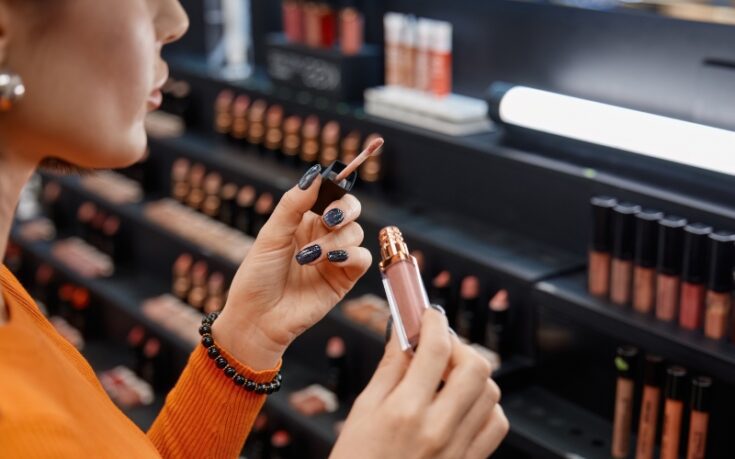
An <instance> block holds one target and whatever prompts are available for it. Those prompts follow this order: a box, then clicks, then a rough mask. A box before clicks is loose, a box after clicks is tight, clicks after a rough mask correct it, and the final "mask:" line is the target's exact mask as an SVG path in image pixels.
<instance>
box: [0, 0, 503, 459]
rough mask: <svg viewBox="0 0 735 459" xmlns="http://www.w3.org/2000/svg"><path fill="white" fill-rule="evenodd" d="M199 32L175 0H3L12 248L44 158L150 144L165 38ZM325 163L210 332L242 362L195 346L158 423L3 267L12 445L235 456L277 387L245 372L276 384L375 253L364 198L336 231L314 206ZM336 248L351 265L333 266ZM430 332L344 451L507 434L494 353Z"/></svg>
mask: <svg viewBox="0 0 735 459" xmlns="http://www.w3.org/2000/svg"><path fill="white" fill-rule="evenodd" d="M187 27H188V20H187V17H186V15H185V13H184V11H183V10H182V8H181V6H180V5H179V3H178V2H177V1H176V0H126V1H119V0H0V95H2V98H0V258H1V257H2V255H3V254H4V253H5V249H6V244H7V242H6V241H7V238H8V234H9V231H10V225H11V220H12V214H13V210H14V208H15V205H16V203H17V200H18V196H19V194H20V190H21V188H22V187H23V185H24V183H25V181H26V180H27V179H28V178H29V177H30V176H31V175H32V174H33V172H34V170H35V169H36V167H37V166H38V165H39V164H41V165H42V166H44V165H48V164H49V163H50V162H51V161H50V160H48V158H54V159H53V163H54V164H57V165H58V164H64V165H67V167H71V166H72V165H73V167H76V168H90V169H94V168H114V167H123V166H126V165H129V164H131V163H134V162H135V161H136V160H138V159H139V158H140V157H141V155H142V154H143V152H144V149H145V146H146V135H145V131H144V129H143V120H144V117H145V115H146V113H147V112H148V111H150V110H153V109H155V108H157V107H158V105H159V104H160V102H161V92H160V90H159V89H160V87H161V85H162V84H163V82H164V81H166V79H167V73H168V72H167V67H166V64H165V63H164V62H163V61H162V59H161V57H160V52H161V48H162V47H163V46H164V45H165V44H167V43H170V42H172V41H175V40H176V39H178V38H179V37H180V36H181V35H182V34H183V33H184V32H185V31H186V29H187ZM21 81H22V83H23V84H24V86H21V85H20V82H21ZM23 87H24V88H25V93H24V94H23V91H22V88H23ZM318 172H319V171H318V169H310V170H309V171H307V173H306V174H305V175H304V177H303V178H302V179H301V181H300V182H299V183H298V185H297V186H295V187H294V188H293V189H292V190H290V191H289V192H287V193H286V195H285V196H284V198H283V199H282V200H281V202H280V203H279V205H278V207H277V208H276V210H275V212H274V214H273V217H272V218H271V220H270V221H269V222H268V223H267V225H266V226H265V227H264V229H263V230H262V232H261V236H260V237H259V238H258V240H257V241H256V243H255V245H254V247H253V248H252V250H251V252H250V254H249V255H248V257H247V259H246V260H245V261H244V262H243V264H242V266H241V267H240V269H239V271H238V273H237V275H236V276H235V279H234V281H233V284H232V286H231V289H230V296H229V298H228V300H227V305H226V306H225V309H224V311H223V312H222V314H221V315H220V316H219V317H218V318H217V319H216V321H214V322H213V324H212V327H211V335H210V334H207V336H205V338H207V339H209V340H212V341H213V342H214V344H215V346H216V348H217V349H219V353H220V355H221V356H222V357H223V358H225V359H226V362H227V368H230V370H229V373H228V374H225V373H224V372H223V370H222V369H220V368H217V366H216V365H215V364H214V362H213V361H212V360H211V359H210V358H208V356H207V354H208V351H207V349H205V348H204V346H197V349H196V350H194V352H193V353H192V355H191V357H190V360H189V363H188V365H187V367H186V368H185V370H184V373H183V374H182V376H181V379H180V380H179V382H178V383H177V385H176V386H175V388H174V389H173V390H172V391H171V393H170V394H169V396H168V398H167V401H166V404H165V406H164V408H163V410H162V411H161V413H160V415H159V416H158V418H157V419H156V421H155V423H154V424H153V426H152V427H151V429H150V431H149V432H148V433H147V434H144V433H143V432H141V431H139V430H138V429H137V428H136V427H135V426H134V425H133V424H132V423H131V422H130V421H129V420H128V419H127V418H126V417H125V416H124V415H123V414H122V413H121V412H120V411H119V410H118V409H117V408H116V407H115V406H114V405H113V403H112V402H111V401H110V400H109V398H107V396H106V395H105V393H104V391H103V390H102V388H101V386H100V384H99V383H98V382H97V380H96V378H95V375H94V373H93V372H92V370H91V368H90V367H89V365H88V364H87V363H86V362H85V361H84V359H83V358H82V357H81V355H80V354H78V353H77V352H76V351H75V350H74V349H73V348H72V347H71V346H70V345H69V344H67V343H66V342H64V341H63V339H61V338H60V337H59V335H57V334H56V333H55V332H54V330H53V328H52V327H51V326H50V325H49V323H48V321H46V319H45V318H44V317H43V316H42V315H41V314H40V313H39V311H38V309H37V308H36V306H35V305H34V304H33V303H32V301H31V300H30V298H29V296H28V294H27V293H26V292H25V290H24V289H23V288H22V287H21V286H20V285H19V284H18V282H17V281H16V280H15V279H14V278H13V277H12V275H11V274H10V273H9V272H8V271H7V269H5V268H4V267H3V268H2V271H0V281H1V282H0V288H1V293H2V294H1V295H0V375H2V377H1V378H0V457H9V458H14V457H23V458H29V457H61V458H65V457H75V458H76V457H126V458H130V457H135V458H153V457H183V458H199V457H207V458H209V457H212V458H219V457H222V458H228V457H237V455H238V453H239V450H240V448H241V446H242V444H243V442H244V440H245V438H246V436H247V434H248V432H249V430H250V428H251V425H252V423H253V420H254V418H255V416H256V415H257V413H258V411H259V410H260V408H261V407H262V405H263V403H264V401H265V399H266V397H267V395H264V394H260V393H257V392H255V391H251V390H247V389H246V385H244V383H243V381H245V378H247V379H248V380H250V381H252V382H253V383H257V384H262V383H267V382H270V381H274V378H276V374H277V372H278V370H279V368H280V362H281V356H282V355H283V352H284V350H285V349H286V347H287V346H288V345H289V344H290V343H291V342H292V341H293V340H294V339H295V338H296V337H297V336H298V335H299V334H300V333H302V332H303V331H304V330H306V329H307V328H309V327H311V326H312V325H314V324H315V323H316V322H317V321H319V320H320V319H321V318H322V317H324V315H325V314H326V313H327V312H328V310H329V309H330V308H331V307H333V306H334V305H335V304H336V303H337V302H338V301H339V300H341V299H342V298H343V296H344V295H345V294H346V293H347V292H348V291H349V289H350V288H352V286H353V285H354V283H355V282H356V281H357V280H358V279H359V278H360V277H361V276H362V275H363V274H364V273H365V271H366V270H367V269H368V267H369V266H370V264H371V256H370V253H369V252H368V251H367V250H366V249H364V248H361V247H360V244H361V243H362V240H363V232H362V230H361V228H360V226H359V225H358V224H357V223H355V219H356V218H357V217H358V215H359V214H360V203H359V202H358V201H357V199H355V198H354V197H352V196H349V195H348V196H345V197H344V198H343V199H341V200H339V201H337V202H335V203H334V204H332V206H330V208H340V209H341V210H343V212H344V219H343V221H342V222H340V223H339V224H338V225H336V226H331V227H330V226H328V225H327V224H326V223H325V222H324V221H323V220H322V219H321V218H319V217H318V216H316V215H313V214H311V213H309V212H308V209H310V208H311V206H312V204H313V203H314V201H315V199H316V195H317V190H318V188H319V182H320V180H321V178H320V176H319V174H318ZM315 245H318V246H319V247H320V250H319V251H314V250H310V251H308V253H311V254H313V253H315V252H318V257H317V258H314V256H305V254H304V253H302V252H301V249H303V248H305V247H313V246H315ZM333 250H345V251H346V252H347V254H348V259H347V261H344V262H341V263H331V262H330V261H329V260H328V259H327V258H328V257H327V254H328V253H329V252H330V251H333ZM264 280H267V281H266V282H264ZM421 336H422V341H421V346H420V347H419V349H418V351H417V352H416V353H415V354H414V355H413V356H412V357H409V356H408V355H407V354H405V353H403V352H400V350H399V348H398V345H397V339H392V340H389V342H388V344H387V347H386V353H385V357H384V358H383V360H382V362H381V364H380V366H379V367H378V369H377V370H376V373H375V376H374V377H373V379H372V381H371V382H370V384H369V385H368V387H367V388H366V389H365V391H364V392H363V393H362V394H361V395H360V397H359V398H358V399H357V401H356V403H355V405H354V407H353V410H352V412H351V413H350V416H349V418H348V419H347V422H346V423H345V427H344V430H343V432H342V434H341V435H340V437H339V440H338V441H337V444H336V446H335V448H334V451H333V457H335V458H342V457H345V458H347V457H349V458H354V457H366V458H384V457H393V456H401V457H447V458H450V457H451V458H458V457H471V458H481V457H486V456H487V455H488V454H490V453H491V452H492V451H494V450H495V448H496V447H497V446H498V444H499V443H500V441H501V439H502V438H503V437H504V435H505V433H506V431H507V429H508V423H507V420H506V419H505V416H504V415H503V412H502V409H501V408H500V405H498V399H499V397H500V392H499V390H498V388H497V386H496V385H495V384H494V383H493V382H492V381H491V380H490V379H488V378H487V377H486V376H487V374H488V371H489V370H488V366H487V364H486V363H484V361H483V360H482V358H481V357H479V356H478V355H477V354H476V353H475V352H474V351H472V350H471V349H470V348H469V347H467V346H465V345H463V344H461V343H460V342H459V341H458V340H457V339H456V338H454V337H452V336H451V335H450V333H449V331H448V326H447V322H446V320H445V318H444V317H443V315H442V314H441V313H440V312H437V311H434V310H431V311H428V312H427V313H426V314H425V316H424V321H423V327H422V331H421ZM227 368H226V369H227ZM233 375H237V376H241V377H242V378H241V379H240V381H239V383H237V384H233V382H235V380H236V378H234V377H233ZM442 380H444V381H445V385H444V388H443V389H442V390H441V391H440V392H438V393H437V392H436V388H437V387H438V386H439V384H440V382H441V381H442Z"/></svg>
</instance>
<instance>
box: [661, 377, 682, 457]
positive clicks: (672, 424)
mask: <svg viewBox="0 0 735 459" xmlns="http://www.w3.org/2000/svg"><path fill="white" fill-rule="evenodd" d="M666 373H667V376H666V403H665V404H664V427H663V429H664V430H663V436H662V437H661V456H660V458H661V459H678V457H679V443H680V437H681V421H682V418H683V416H684V392H685V390H684V386H685V385H686V375H687V371H686V369H684V368H683V367H680V366H673V367H669V369H668V370H666Z"/></svg>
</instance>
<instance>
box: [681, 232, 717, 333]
mask: <svg viewBox="0 0 735 459" xmlns="http://www.w3.org/2000/svg"><path fill="white" fill-rule="evenodd" d="M711 232H712V227H711V226H707V225H703V224H701V223H694V224H691V225H687V226H686V228H684V267H683V270H682V276H681V279H682V283H681V303H680V308H679V309H680V312H679V325H680V326H681V327H682V328H686V329H687V330H698V329H700V328H701V327H702V321H703V319H704V294H705V280H706V278H707V275H706V274H707V266H706V260H707V248H708V245H709V244H708V243H709V237H708V236H709V235H710V233H711Z"/></svg>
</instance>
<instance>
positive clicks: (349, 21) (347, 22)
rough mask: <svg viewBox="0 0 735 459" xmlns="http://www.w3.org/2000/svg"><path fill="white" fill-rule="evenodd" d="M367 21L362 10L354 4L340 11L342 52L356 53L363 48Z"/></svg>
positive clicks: (347, 53) (348, 54) (346, 53)
mask: <svg viewBox="0 0 735 459" xmlns="http://www.w3.org/2000/svg"><path fill="white" fill-rule="evenodd" d="M364 29H365V21H364V19H363V17H362V14H361V13H360V11H358V10H357V8H355V7H353V6H347V7H344V8H342V10H341V11H340V12H339V41H340V49H341V50H342V54H344V55H347V56H350V55H355V54H358V53H359V52H360V50H361V49H362V45H363V42H364V40H365V38H364V35H365V31H364Z"/></svg>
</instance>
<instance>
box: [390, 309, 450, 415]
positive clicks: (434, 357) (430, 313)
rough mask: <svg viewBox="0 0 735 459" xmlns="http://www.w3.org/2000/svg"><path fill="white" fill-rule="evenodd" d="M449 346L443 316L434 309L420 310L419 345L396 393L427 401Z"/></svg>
mask: <svg viewBox="0 0 735 459" xmlns="http://www.w3.org/2000/svg"><path fill="white" fill-rule="evenodd" d="M453 346H454V345H453V343H452V340H451V337H450V334H449V325H448V324H447V318H446V316H444V314H442V313H441V312H439V311H437V310H435V309H427V310H426V311H424V314H423V315H422V317H421V337H420V339H419V345H418V348H417V350H416V353H415V354H414V356H413V359H412V361H411V366H410V367H409V368H408V371H407V372H406V377H405V378H403V381H402V382H401V385H400V387H399V388H398V389H397V390H396V396H397V397H399V399H405V400H411V401H412V402H413V403H416V404H419V405H427V404H428V403H429V402H430V401H431V400H432V399H433V398H434V395H435V394H436V390H437V388H438V387H439V383H441V380H442V375H443V374H444V370H445V369H446V368H447V366H448V365H449V359H450V357H451V355H452V348H453ZM399 393H400V394H399Z"/></svg>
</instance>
